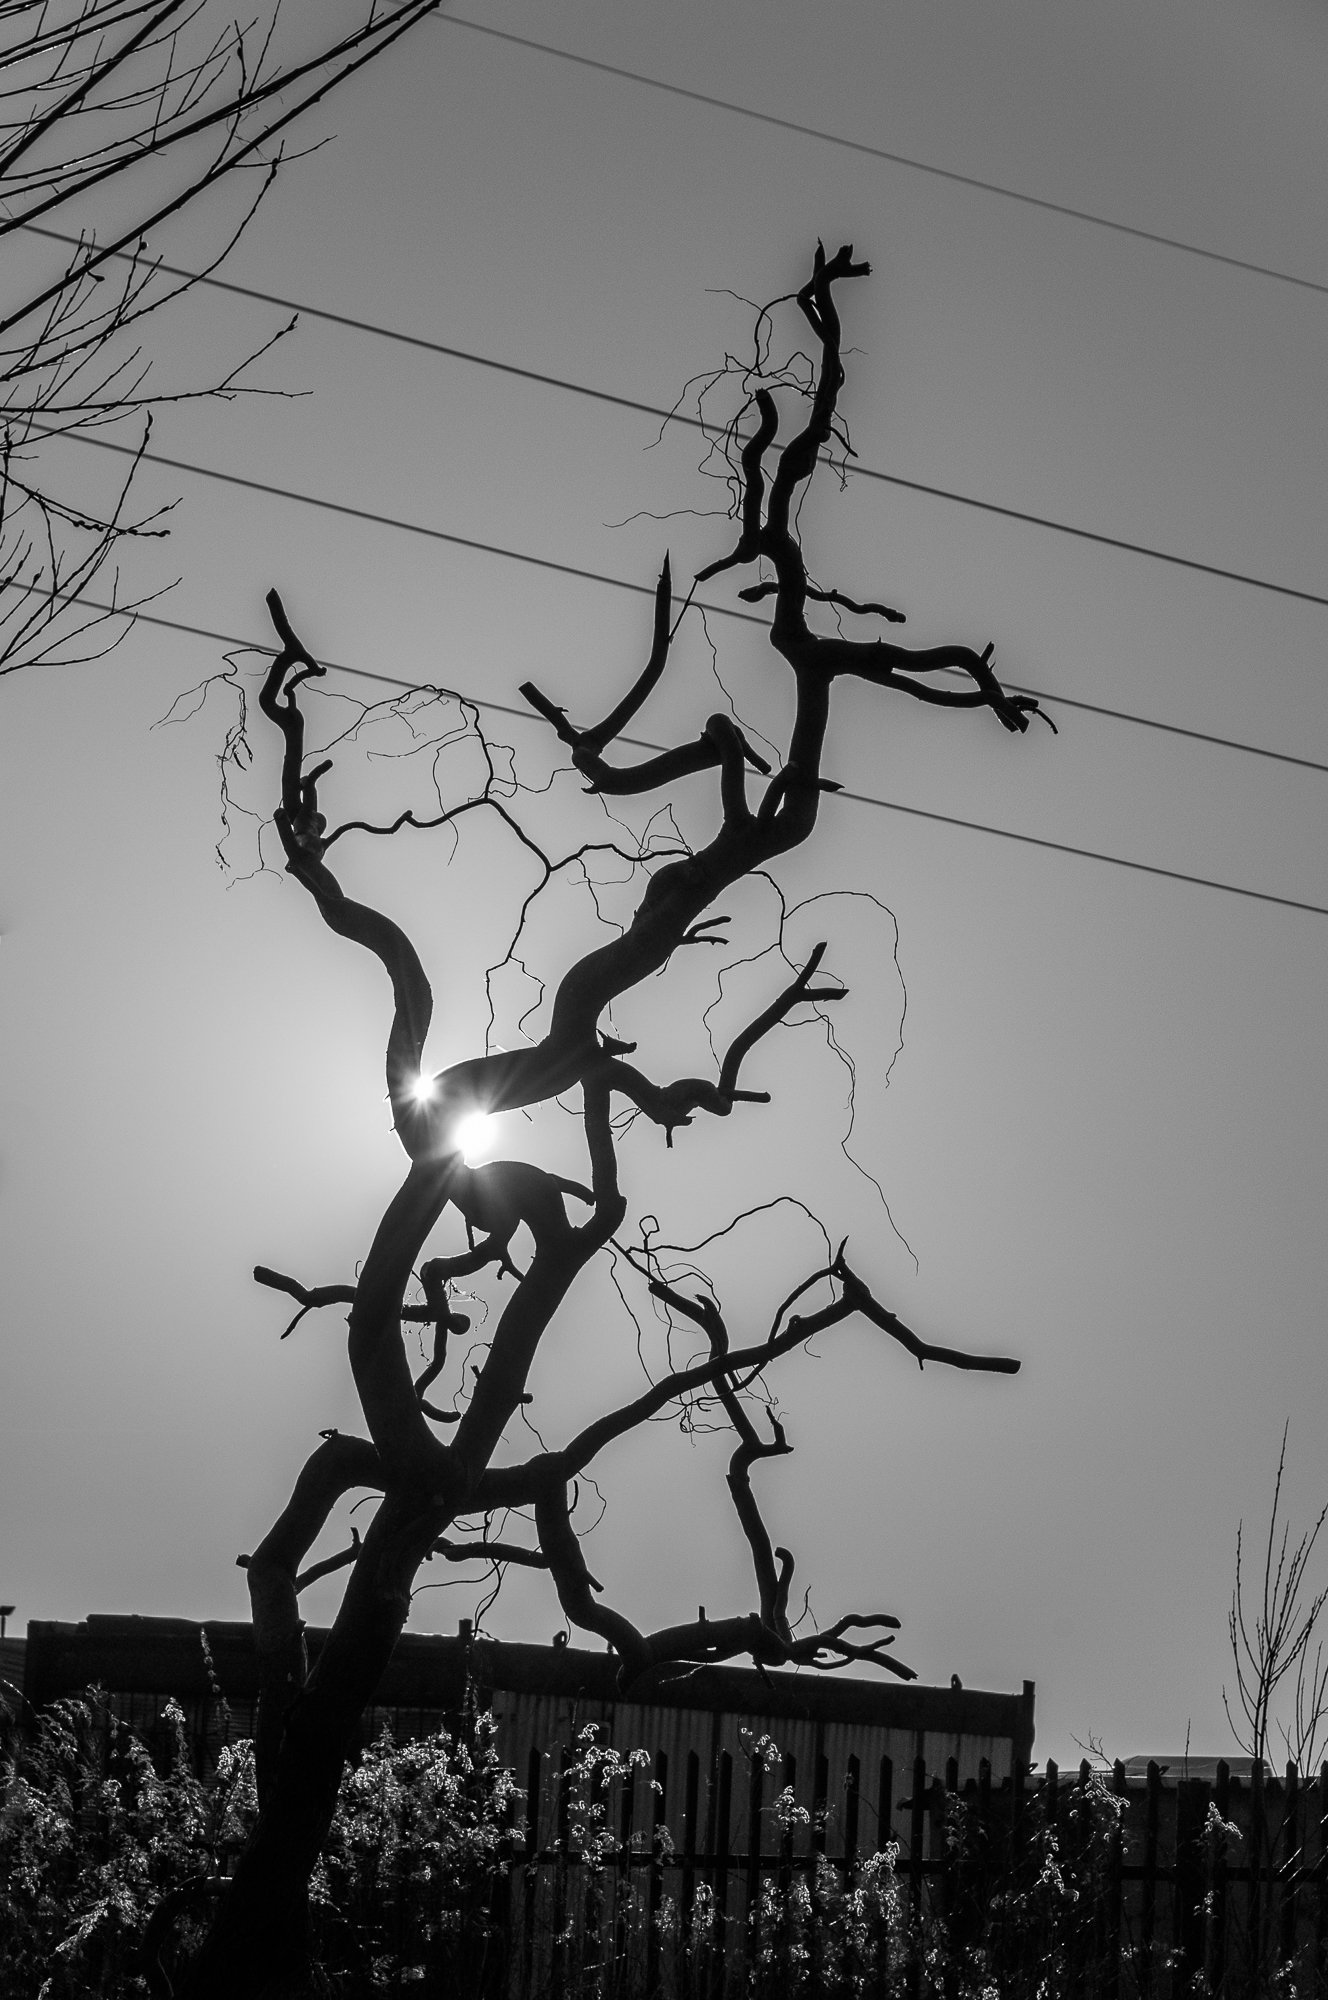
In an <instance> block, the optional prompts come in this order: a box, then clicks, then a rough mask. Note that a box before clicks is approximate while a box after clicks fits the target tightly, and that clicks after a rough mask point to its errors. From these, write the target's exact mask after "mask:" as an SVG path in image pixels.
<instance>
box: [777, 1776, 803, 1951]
mask: <svg viewBox="0 0 1328 2000" xmlns="http://www.w3.org/2000/svg"><path fill="white" fill-rule="evenodd" d="M783 1776H784V1783H783V1787H782V1790H783V1792H784V1793H786V1794H788V1795H789V1796H790V1798H791V1797H792V1796H793V1795H794V1792H795V1787H796V1784H797V1777H798V1760H797V1758H796V1757H795V1756H794V1755H793V1754H792V1752H791V1751H787V1750H786V1751H785V1753H784V1772H783ZM792 1900H793V1821H792V1819H791V1818H790V1819H789V1820H788V1821H787V1822H786V1824H785V1827H784V1831H783V1834H782V1836H781V1838H780V1842H779V1914H778V1918H777V1922H776V1932H775V1935H776V1937H777V1939H778V1940H779V1943H778V1950H779V1952H780V1956H781V1959H782V1961H783V1962H784V1963H785V1964H787V1962H788V1951H789V1946H790V1944H791V1942H792V1931H793V1911H792V1909H791V1907H790V1905H791V1903H792Z"/></svg>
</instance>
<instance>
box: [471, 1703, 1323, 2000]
mask: <svg viewBox="0 0 1328 2000" xmlns="http://www.w3.org/2000/svg"><path fill="white" fill-rule="evenodd" d="M516 1775H517V1779H518V1783H519V1784H521V1783H522V1782H524V1799H523V1802H522V1804H521V1805H520V1806H519V1807H518V1809H517V1813H516V1817H515V1820H514V1823H513V1825H512V1827H511V1830H510V1835H509V1839H510V1848H509V1852H510V1854H511V1863H510V1867H509V1870H508V1872H507V1874H506V1877H505V1878H504V1879H502V1880H498V1879H495V1881H494V1882H493V1883H492V1884H491V1888H490V1902H489V1909H488V1921H487V1923H486V1925H485V1929H486V1930H487V1932H488V1937H489V1951H488V1953H487V1961H488V1962H487V1968H486V1972H485V1976H484V1978H483V1981H482V1990H483V1991H484V1992H486V1993H487V1994H489V1995H492V1996H495V2000H497V1996H503V2000H535V1996H539V2000H544V1996H548V2000H570V1996H573V1995H576V1996H582V1995H586V1996H589V1995H595V1996H597V2000H627V1996H636V1995H645V1996H652V1997H653V1996H658V2000H684V1996H685V2000H698V1996H702V1995H705V1996H714V2000H729V1996H736V1995H744V1996H746V1995H758V1996H764V1995H767V1994H768V1995H775V1994H779V1995H785V1994H788V1995H808V1996H810V1995H821V1994H827V1995H831V1994H845V1995H848V1994H853V1995H873V1996H879V1997H880V2000H894V1997H895V1996H898V2000H906V1996H909V2000H911V1996H914V1995H918V1996H931V1995H936V1996H945V1997H946V2000H996V1996H1000V2000H1007V1996H1008V2000H1019V1996H1023V1995H1028V1996H1034V1995H1038V1996H1055V2000H1061V1996H1066V2000H1074V1997H1075V1996H1080V2000H1099V1996H1113V2000H1135V1996H1137V1997H1138V2000H1181V1996H1182V1995H1183V1996H1185V2000H1197V1996H1211V2000H1265V1996H1267V2000H1271V1996H1275V1995H1277V1996H1287V2000H1293V1997H1294V1996H1298V2000H1308V1997H1309V1996H1310V1995H1316V1996H1320V1995H1328V1767H1325V1769H1324V1771H1323V1772H1322V1773H1321V1774H1320V1776H1319V1778H1318V1779H1317V1781H1314V1782H1312V1783H1310V1784H1308V1785H1306V1784H1302V1782H1301V1780H1300V1778H1299V1775H1298V1774H1297V1772H1296V1771H1295V1769H1294V1767H1290V1768H1289V1769H1288V1771H1287V1773H1286V1775H1285V1777H1284V1778H1282V1779H1274V1778H1265V1776H1264V1775H1263V1773H1262V1772H1261V1771H1260V1770H1259V1768H1258V1767H1255V1768H1254V1769H1253V1771H1252V1772H1251V1774H1250V1776H1249V1778H1248V1779H1246V1780H1243V1781H1242V1779H1241V1778H1240V1777H1238V1776H1235V1775H1233V1774H1232V1773H1231V1772H1230V1770H1229V1769H1228V1767H1227V1766H1226V1765H1224V1764H1219V1765H1218V1767H1217V1771H1216V1774H1215V1776H1214V1777H1212V1778H1189V1777H1185V1776H1182V1777H1181V1778H1180V1779H1179V1781H1178V1782H1174V1783H1173V1782H1168V1781H1167V1779H1166V1778H1165V1777H1164V1774H1163V1772H1162V1771H1161V1770H1160V1769H1159V1767H1158V1766H1157V1765H1156V1764H1151V1765H1149V1767H1148V1769H1147V1771H1146V1772H1145V1773H1143V1774H1142V1775H1139V1776H1134V1777H1131V1776H1130V1775H1129V1774H1127V1773H1126V1771H1125V1768H1124V1766H1123V1765H1121V1764H1117V1765H1115V1767H1114V1768H1113V1769H1111V1770H1108V1771H1103V1770H1094V1769H1090V1767H1089V1766H1088V1765H1087V1764H1084V1765H1082V1766H1081V1767H1080V1769H1079V1771H1078V1772H1077V1773H1070V1774H1066V1773H1062V1772H1061V1771H1059V1770H1058V1769H1057V1767H1056V1765H1055V1764H1054V1763H1049V1764H1048V1765H1047V1767H1046V1769H1045V1772H1044V1773H1040V1774H1039V1773H1029V1774H1025V1773H1024V1772H1023V1771H1022V1770H1016V1771H1015V1772H1014V1773H1013V1774H1011V1776H1009V1777H1007V1778H1006V1779H1005V1780H1004V1782H1003V1783H1000V1784H994V1783H993V1782H992V1777H991V1770H990V1766H989V1764H986V1763H985V1762H984V1764H983V1766H982V1768H981V1770H980V1772H979V1775H978V1776H977V1778H976V1779H971V1778H970V1779H969V1780H968V1781H967V1782H966V1783H962V1784H961V1782H960V1779H959V1772H958V1766H957V1763H956V1761H955V1760H954V1759H951V1760H949V1762H948V1764H947V1767H946V1769H945V1770H944V1771H943V1772H932V1771H929V1770H928V1769H927V1766H926V1763H925V1760H924V1759H922V1758H917V1759H914V1760H913V1761H912V1763H911V1765H906V1766H905V1767H904V1768H903V1769H902V1770H899V1769H897V1768H896V1766H895V1763H894V1761H893V1760H892V1759H891V1758H889V1757H883V1758H881V1759H880V1760H879V1763H878V1764H877V1766H876V1767H875V1768H874V1769H871V1770H866V1769H864V1768H863V1765H862V1763H861V1761H860V1760H859V1759H858V1758H857V1757H856V1756H854V1755H852V1754H850V1755H849V1756H848V1758H847V1759H846V1761H845V1763H844V1765H843V1767H842V1768H841V1769H837V1770H836V1769H832V1767H831V1765H830V1762H829V1760H828V1759H827V1758H826V1757H825V1756H822V1757H821V1758H819V1759H818V1761H817V1765H816V1769H815V1771H814V1773H813V1774H812V1783H811V1788H810V1789H811V1799H812V1803H811V1805H810V1806H809V1807H807V1806H801V1805H799V1804H798V1803H797V1801H798V1799H799V1797H802V1796H806V1786H805V1782H804V1783H800V1782H799V1781H800V1778H804V1775H805V1774H802V1773H800V1772H799V1771H798V1769H797V1766H796V1762H795V1759H794V1758H793V1757H792V1756H790V1755H787V1754H784V1753H783V1752H781V1751H780V1750H779V1749H778V1747H777V1746H776V1745H775V1744H773V1743H772V1742H771V1741H770V1739H768V1738H765V1739H753V1740H751V1741H750V1742H748V1743H747V1744H745V1745H744V1751H743V1754H742V1755H741V1756H739V1757H737V1758H735V1757H733V1756H731V1755H730V1754H729V1753H728V1752H723V1753H721V1755H720V1757H719V1759H718V1762H717V1765H716V1767H715V1768H713V1769H710V1770H705V1769H703V1768H702V1760H701V1758H700V1757H699V1756H698V1754H697V1753H696V1752H695V1751H692V1752H689V1753H688V1754H687V1755H686V1757H685V1758H684V1759H683V1760H682V1761H681V1762H680V1763H677V1764H675V1763H674V1762H672V1761H671V1760H670V1758H669V1754H668V1752H667V1751H660V1752H658V1753H657V1754H656V1755H655V1756H654V1757H653V1758H647V1756H646V1753H645V1752H644V1751H639V1752H636V1753H635V1754H628V1755H624V1754H623V1753H620V1752H617V1751H614V1750H612V1749H610V1748H608V1747H607V1746H604V1745H602V1744H600V1743H598V1742H597V1741H596V1732H595V1730H594V1728H593V1726H592V1727H587V1728H586V1729H585V1730H584V1731H583V1732H582V1733H581V1735H580V1737H579V1738H578V1739H577V1740H576V1741H575V1742H574V1743H569V1744H565V1745H563V1746H561V1748H560V1749H559V1750H558V1751H557V1752H555V1753H553V1754H552V1755H545V1756H543V1757H541V1756H540V1755H539V1754H538V1753H537V1752H534V1751H532V1753H531V1756H530V1759H529V1762H528V1767H527V1769H526V1771H525V1772H524V1773H522V1772H518V1773H517V1774H516ZM901 1817H902V1820H903V1823H904V1826H905V1829H906V1830H905V1833H904V1836H903V1838H902V1839H891V1840H890V1841H889V1842H888V1843H887V1845H886V1846H885V1848H884V1850H881V1849H879V1848H878V1847H877V1846H876V1843H875V1841H874V1839H873V1837H872V1836H874V1834H875V1832H876V1829H877V1828H880V1827H892V1828H893V1827H896V1826H898V1825H899V1823H900V1820H901ZM477 1969H478V1968H477ZM476 1990H481V1988H480V1986H477V1989H476Z"/></svg>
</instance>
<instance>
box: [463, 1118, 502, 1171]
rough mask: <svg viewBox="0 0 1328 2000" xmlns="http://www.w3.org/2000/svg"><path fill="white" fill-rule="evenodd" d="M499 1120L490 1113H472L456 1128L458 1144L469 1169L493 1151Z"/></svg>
mask: <svg viewBox="0 0 1328 2000" xmlns="http://www.w3.org/2000/svg"><path fill="white" fill-rule="evenodd" d="M497 1125H498V1120H497V1119H496V1118H495V1117H494V1116H493V1114H492V1112H489V1111H471V1112H469V1113H468V1114H467V1116H466V1117H464V1118H463V1119H462V1120H461V1122H460V1124H459V1125H458V1126H457V1128H456V1142H457V1145H458V1147H459V1148H460V1151H461V1157H462V1159H463V1160H464V1161H465V1163H466V1165H467V1166H468V1167H473V1166H474V1165H475V1164H476V1162H477V1161H479V1160H482V1159H483V1158H484V1157H485V1155H486V1154H487V1153H489V1152H491V1151H492V1149H493V1144H494V1140H495V1138H496V1137H497Z"/></svg>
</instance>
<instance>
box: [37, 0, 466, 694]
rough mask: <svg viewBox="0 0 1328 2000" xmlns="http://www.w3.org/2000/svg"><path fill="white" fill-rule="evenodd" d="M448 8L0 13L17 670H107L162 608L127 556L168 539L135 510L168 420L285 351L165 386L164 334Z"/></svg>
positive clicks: (99, 7) (132, 6)
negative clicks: (141, 614) (357, 81)
mask: <svg viewBox="0 0 1328 2000" xmlns="http://www.w3.org/2000/svg"><path fill="white" fill-rule="evenodd" d="M438 5H439V0H405V4H398V5H396V6H393V7H387V6H384V5H383V4H381V0H356V3H355V4H354V5H349V6H348V5H343V4H340V0H338V4H336V5H328V6H325V7H321V8H315V9H312V10H311V9H307V8H306V9H301V10H299V11H298V14H297V12H296V10H294V9H291V8H287V9H286V12H285V14H283V12H282V6H281V0H260V4H259V7H258V12H257V13H256V15H255V16H254V17H253V18H251V19H250V20H249V21H247V22H243V21H241V20H240V19H238V18H234V17H229V16H228V15H227V14H226V13H225V11H224V9H223V10H220V11H219V10H218V9H217V8H216V6H215V5H214V4H213V0H158V4H152V3H151V0H41V4H38V0H0V239H8V240H7V242H6V268H7V281H6V285H5V289H4V291H3V293H0V674H7V673H13V672H15V671H17V670H18V669H19V668H22V667H29V666H32V665H34V664H37V663H39V662H44V663H46V664H48V665H54V664H67V663H69V662H71V661H75V660H84V659H89V658H95V657H97V656H98V655H100V654H101V653H103V652H105V651H106V650H107V649H108V648H109V647H110V646H111V645H113V644H114V643H115V642H116V639H117V638H118V637H120V636H122V635H123V633H124V631H126V630H127V629H128V627H127V625H126V623H125V621H124V617H123V614H124V613H126V612H131V611H133V610H134V609H135V608H136V607H138V606H141V605H142V603H144V602H146V601H147V598H146V597H145V596H144V595H143V594H142V593H141V592H137V593H136V590H135V589H134V588H131V589H130V590H129V592H128V594H126V592H125V589H124V586H123V585H122V582H121V578H120V574H119V568H118V563H117V556H118V554H119V553H120V550H121V545H122V544H124V543H127V542H132V541H135V540H141V539H143V538H145V537H149V538H150V537H159V536H161V535H164V534H165V533H166V528H165V526H164V523H163V513H164V510H161V509H156V510H152V511H149V512H147V513H144V512H141V511H139V510H138V508H137V507H136V505H135V502H134V499H133V495H132V489H133V486H134V481H135V475H136V473H137V471H138V468H139V465H140V462H141V458H142V454H143V452H144V451H145V450H146V448H147V442H148V436H149V432H150V429H151V421H152V413H153V411H154V409H157V408H159V407H160V406H161V405H162V404H163V403H174V402H181V401H187V400H191V399H194V398H197V397H199V396H221V397H230V396H232V395H234V394H236V393H237V391H239V390H242V389H249V387H250V384H249V381H248V378H247V374H246V371H247V370H248V369H249V367H250V366H251V365H252V363H253V362H254V361H255V360H257V359H258V357H259V355H261V354H263V353H265V352H266V351H267V349H268V348H269V347H270V346H271V345H272V342H271V341H268V342H266V343H264V344H263V346H260V347H259V348H258V349H257V350H256V351H253V350H251V351H249V352H248V353H247V354H246V355H245V356H244V358H243V359H242V360H241V361H240V362H239V363H238V365H234V366H232V367H230V368H227V369H226V370H225V371H224V372H223V373H221V374H220V375H219V376H218V377H217V378H215V379H211V380H209V381H207V382H205V383H203V384H199V383H196V382H194V383H187V384H186V385H185V386H184V387H183V388H178V387H177V388H173V389H170V390H162V389H160V388H159V387H158V386H156V385H155V383H154V381H153V380H152V379H150V370H151V358H150V357H149V356H147V355H146V353H145V349H144V346H143V340H144V335H145V332H146V326H145V323H146V322H147V321H149V320H153V319H155V318H156V317H157V316H158V315H160V314H161V313H163V312H164V311H165V310H166V309H167V308H168V307H169V306H171V305H172V304H173V303H174V302H175V301H176V300H178V299H179V298H180V297H181V295H182V294H184V293H187V292H188V291H189V290H190V289H191V288H192V287H193V286H194V285H195V284H196V283H197V282H198V278H199V277H205V276H208V275H210V273H211V272H212V271H214V270H215V269H216V267H217V265H218V264H219V263H220V262H221V260H222V259H223V258H224V257H225V256H226V254H227V252H228V251H229V250H231V249H232V248H233V246H234V244H235V242H236V240H237V238H238V237H239V236H240V234H241V233H242V232H243V230H244V228H245V226H246V225H247V223H248V222H249V221H250V219H251V218H252V216H253V213H254V211H255V209H256V208H257V206H258V204H259V202H260V201H261V200H262V198H263V196H264V195H265V193H266V192H267V190H268V189H269V188H270V187H271V185H272V182H273V180H274V178H275V177H276V175H277V173H278V171H279V170H280V168H281V165H282V163H283V160H284V159H285V158H286V157H288V155H287V146H288V143H289V138H290V134H291V128H292V127H293V126H294V125H295V123H296V121H297V120H298V119H299V118H300V117H301V116H302V115H303V114H304V113H306V112H308V111H309V110H310V109H311V108H312V107H313V106H314V105H315V104H317V103H318V102H319V101H320V99H322V98H323V97H325V96H326V95H327V94H328V92H329V91H331V90H334V89H336V88H337V86H338V85H340V84H341V83H343V82H345V81H346V80H347V79H348V78H350V77H351V76H353V75H354V74H355V72H356V71H357V70H359V69H361V68H363V66H364V65H365V64H366V63H368V62H371V61H372V60H373V59H374V58H375V56H377V55H379V54H381V53H382V52H383V51H385V50H386V49H388V48H390V47H391V46H392V44H393V43H394V42H396V41H397V40H398V39H399V38H400V37H401V36H402V35H404V34H406V33H407V32H408V31H409V30H410V29H411V28H412V27H414V26H415V25H416V23H417V22H418V21H421V20H423V19H424V17H425V16H426V15H428V14H430V13H432V12H434V11H435V9H436V8H437V6H438ZM311 19H312V20H313V21H315V22H316V24H317V25H316V26H315V27H314V28H313V29H312V30H311V29H310V26H309V23H310V20H311ZM184 212H189V213H191V214H193V215H195V216H196V218H197V223H198V228H199V240H200V243H207V244H210V246H211V247H210V249H208V250H207V251H206V252H203V251H202V250H200V251H199V253H198V256H199V259H200V262H199V264H198V268H197V271H196V272H191V273H188V274H186V275H183V276H181V275H180V274H179V273H178V272H177V271H167V270H166V269H165V267H164V266H163V264H162V261H161V259H160V257H159V256H157V255H156V254H155V252H154V251H153V249H152V247H151V241H150V239H151V235H152V232H153V231H154V230H158V229H160V228H161V227H162V225H163V224H165V223H166V222H168V221H169V220H170V219H171V218H172V217H174V216H177V215H179V214H181V213H184ZM286 330H287V331H289V329H286ZM275 337H276V338H277V339H279V338H280V337H281V335H280V334H278V335H277V336H275ZM93 434H95V435H96V436H97V437H98V438H99V439H100V440H101V441H102V442H108V441H112V440H113V441H115V442H116V443H117V444H118V446H119V449H120V450H121V451H122V452H124V453H126V454H127V457H128V468H127V470H126V472H125V473H124V475H123V477H122V478H119V479H117V480H116V481H115V484H114V490H112V491H111V492H110V493H109V494H108V495H105V496H103V497H101V498H98V497H96V482H95V480H94V479H93V478H92V477H90V476H89V475H88V473H87V470H86V466H85V465H83V464H81V463H80V462H79V461H78V460H77V459H76V458H75V457H74V456H73V455H72V454H71V453H70V451H69V449H68V446H69V443H70V441H71V440H78V439H82V438H87V437H88V436H90V435H93ZM98 577H101V578H102V579H103V583H102V588H103V593H104V594H103V597H102V599H101V600H99V601H97V602H93V601H89V591H90V588H91V586H92V584H93V582H94V580H95V579H97V578H98ZM108 605H109V607H110V608H109V609H108V608H107V606H108Z"/></svg>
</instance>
